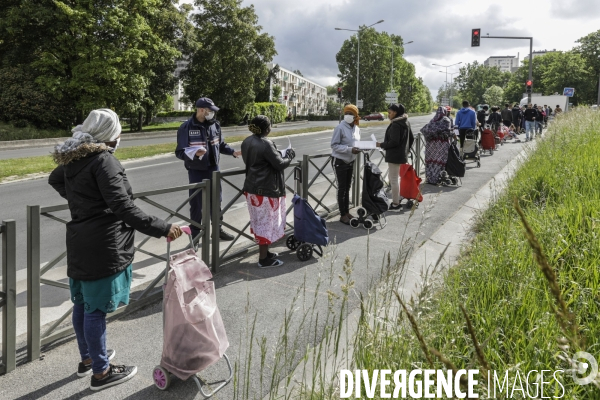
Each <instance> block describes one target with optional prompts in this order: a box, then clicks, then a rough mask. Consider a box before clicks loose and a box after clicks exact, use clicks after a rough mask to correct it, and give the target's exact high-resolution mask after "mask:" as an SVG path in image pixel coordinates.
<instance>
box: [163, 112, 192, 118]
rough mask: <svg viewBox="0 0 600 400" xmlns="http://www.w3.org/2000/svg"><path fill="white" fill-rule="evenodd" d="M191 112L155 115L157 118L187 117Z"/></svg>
mask: <svg viewBox="0 0 600 400" xmlns="http://www.w3.org/2000/svg"><path fill="white" fill-rule="evenodd" d="M193 113H194V112H193V111H167V112H159V113H158V114H156V116H157V117H189V116H191V115H192V114H193Z"/></svg>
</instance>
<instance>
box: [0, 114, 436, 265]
mask: <svg viewBox="0 0 600 400" xmlns="http://www.w3.org/2000/svg"><path fill="white" fill-rule="evenodd" d="M429 119H430V117H429V116H421V117H414V118H411V119H410V121H411V124H412V126H413V131H414V132H418V130H419V129H420V128H421V127H422V126H423V125H424V124H425V123H427V122H428V121H429ZM326 122H331V121H326ZM361 131H362V132H363V134H362V136H363V137H369V136H370V135H371V133H374V134H375V136H376V137H377V138H378V139H380V140H383V136H384V133H385V126H377V127H370V128H369V127H367V128H363V129H362V130H361ZM330 138H331V134H330V133H329V132H328V133H317V134H303V135H298V136H294V137H292V138H290V140H291V141H292V146H293V147H294V149H295V150H296V157H297V159H300V158H301V157H302V156H303V155H304V154H311V155H317V154H329V153H330V151H331V149H330V146H329V140H330ZM155 140H156V142H159V141H160V140H162V141H163V142H165V140H166V141H167V142H168V141H169V139H168V138H167V139H155ZM170 141H171V142H173V139H170ZM132 142H138V141H132ZM274 142H275V143H276V144H277V145H278V146H279V147H280V148H285V147H287V145H288V139H287V138H286V137H282V138H275V139H274ZM124 143H126V144H127V145H130V144H131V142H124ZM27 150H30V149H27ZM10 151H17V150H10ZM19 151H25V150H19ZM0 153H1V152H0ZM220 167H221V171H233V170H236V169H241V168H243V162H242V161H241V159H234V158H233V157H228V156H223V157H222V159H221V165H220ZM125 169H126V172H127V177H128V178H129V180H130V182H131V185H132V187H133V189H134V191H135V192H142V191H149V190H155V189H162V188H165V187H173V186H180V185H186V184H188V177H187V173H186V171H185V169H184V168H183V165H182V161H181V160H179V159H177V158H176V157H175V156H166V157H159V158H153V159H147V160H144V161H132V162H127V163H126V164H125ZM324 172H326V173H329V172H331V169H330V168H327V169H326V170H325V171H324ZM231 181H232V183H235V184H237V185H241V184H242V183H243V177H242V176H241V175H240V176H235V177H232V179H231ZM235 194H236V191H235V190H234V189H233V188H231V187H229V186H225V187H224V188H223V203H224V204H226V203H227V202H229V201H230V200H231V199H232V198H233V196H234V195H235ZM154 199H155V200H157V201H160V202H161V204H165V205H171V206H175V205H176V204H179V203H181V202H182V201H183V200H184V199H185V195H184V193H180V194H179V195H177V196H174V197H173V198H170V197H169V196H168V195H164V196H157V197H155V198H154ZM238 202H242V200H239V201H238ZM0 204H2V209H1V210H0V219H15V220H16V221H17V227H18V229H17V265H18V266H17V268H18V270H21V269H24V268H25V267H26V260H27V259H26V248H27V241H26V238H27V236H26V227H27V219H26V205H39V206H41V207H45V206H52V205H58V204H64V200H63V199H62V198H60V196H58V194H57V193H56V192H55V191H54V190H53V189H52V188H51V187H50V186H49V185H48V183H47V179H46V178H43V179H34V180H27V181H21V182H13V183H6V184H2V185H0ZM140 206H141V208H142V209H143V210H144V211H146V212H148V213H153V214H156V215H158V216H161V215H164V213H161V212H158V210H157V209H156V208H154V207H151V206H148V205H146V204H140ZM183 214H184V215H186V216H189V210H187V208H185V209H184V210H183ZM55 215H57V216H59V217H61V218H67V219H68V217H69V215H68V212H66V211H65V212H60V213H56V214H55ZM64 246H65V245H64V226H63V225H62V224H60V223H59V222H55V221H51V220H48V219H46V218H43V217H42V241H41V261H42V263H44V262H48V261H50V260H52V259H53V258H54V256H55V255H57V254H59V251H62V250H60V249H64Z"/></svg>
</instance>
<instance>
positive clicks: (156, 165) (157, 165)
mask: <svg viewBox="0 0 600 400" xmlns="http://www.w3.org/2000/svg"><path fill="white" fill-rule="evenodd" d="M180 162H181V161H169V162H164V163H158V164H150V165H142V166H141V167H133V168H126V171H133V170H136V169H142V168H150V167H159V166H161V165H167V164H175V163H180Z"/></svg>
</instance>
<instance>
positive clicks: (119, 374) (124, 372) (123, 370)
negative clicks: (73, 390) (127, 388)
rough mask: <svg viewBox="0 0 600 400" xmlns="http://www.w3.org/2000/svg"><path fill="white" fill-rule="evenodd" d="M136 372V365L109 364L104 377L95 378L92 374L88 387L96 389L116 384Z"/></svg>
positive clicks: (131, 376) (125, 380)
mask: <svg viewBox="0 0 600 400" xmlns="http://www.w3.org/2000/svg"><path fill="white" fill-rule="evenodd" d="M136 373H137V367H128V366H125V365H112V364H110V366H109V370H108V373H107V374H106V376H105V377H104V378H102V379H96V378H94V376H93V375H92V379H91V382H90V389H91V390H94V391H97V390H102V389H106V388H109V387H111V386H115V385H118V384H119V383H123V382H127V381H128V380H130V379H131V378H133V377H134V376H135V374H136Z"/></svg>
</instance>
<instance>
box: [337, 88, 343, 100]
mask: <svg viewBox="0 0 600 400" xmlns="http://www.w3.org/2000/svg"><path fill="white" fill-rule="evenodd" d="M341 98H342V88H341V87H339V88H338V99H341Z"/></svg>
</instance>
